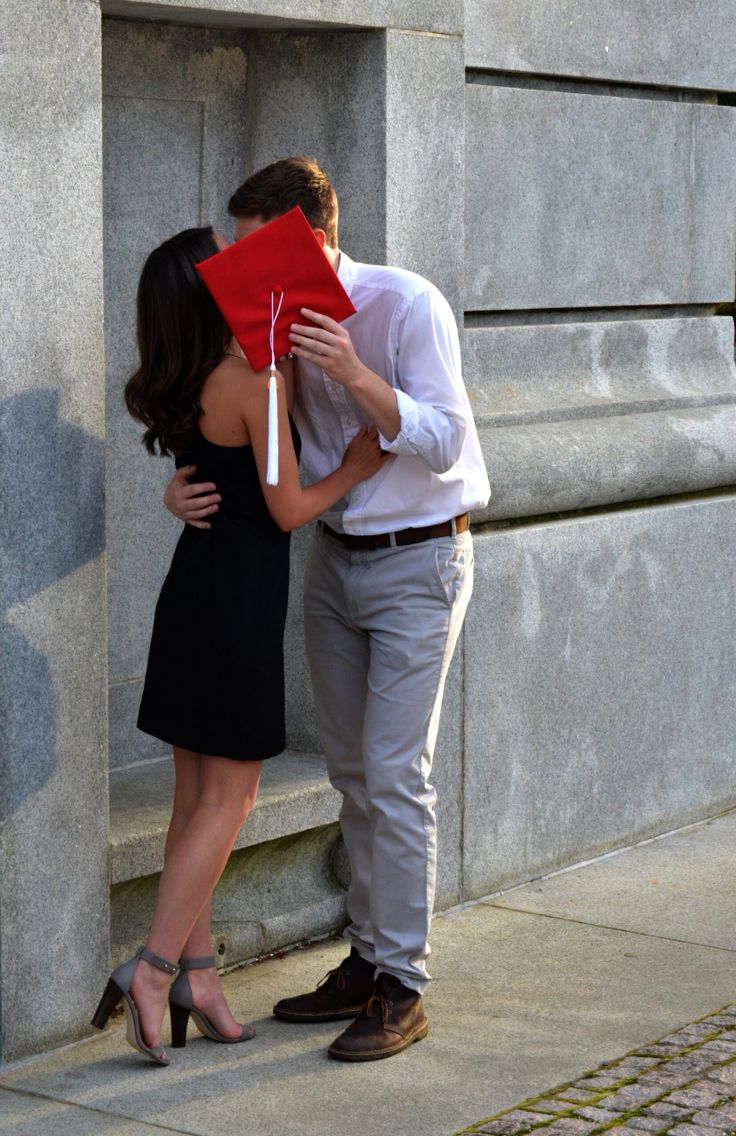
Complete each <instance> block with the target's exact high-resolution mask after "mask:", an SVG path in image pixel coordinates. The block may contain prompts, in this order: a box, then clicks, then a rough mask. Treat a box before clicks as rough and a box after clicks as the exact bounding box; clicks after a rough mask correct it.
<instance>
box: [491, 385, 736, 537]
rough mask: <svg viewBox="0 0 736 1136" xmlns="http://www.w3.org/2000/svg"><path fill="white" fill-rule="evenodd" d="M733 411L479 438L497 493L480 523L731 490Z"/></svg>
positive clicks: (508, 429) (578, 423) (735, 470)
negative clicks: (677, 495) (679, 495)
mask: <svg viewBox="0 0 736 1136" xmlns="http://www.w3.org/2000/svg"><path fill="white" fill-rule="evenodd" d="M735 428H736V408H735V407H733V406H714V407H704V408H693V409H683V410H673V411H661V412H659V413H651V414H621V415H614V416H612V417H606V418H585V419H577V420H575V419H573V420H570V421H562V422H539V423H535V424H533V425H522V426H504V427H501V428H494V427H492V426H485V425H484V424H483V423H482V422H481V426H480V430H479V434H480V439H481V444H482V446H483V452H484V454H485V460H486V465H487V467H488V474H489V477H490V479H491V485H492V486H493V496H492V497H491V500H490V502H489V503H488V505H487V506H486V508H485V509H479V510H476V512H475V513H474V514H473V518H474V520H475V521H476V522H482V521H484V520H494V519H495V520H502V519H507V518H514V517H534V516H537V515H540V514H544V513H562V512H569V511H572V510H575V509H589V508H592V507H594V506H600V505H609V504H617V503H620V502H622V501H636V500H647V499H651V498H653V497H664V496H667V495H669V494H675V493H691V492H694V491H697V490H707V489H714V488H717V487H719V486H727V485H732V484H733V483H734V481H736V434H735V433H734V430H735Z"/></svg>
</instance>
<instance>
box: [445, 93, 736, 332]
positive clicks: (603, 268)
mask: <svg viewBox="0 0 736 1136" xmlns="http://www.w3.org/2000/svg"><path fill="white" fill-rule="evenodd" d="M466 106H467V115H466V187H465V193H466V196H465V202H466V218H465V256H466V277H465V279H466V284H465V307H466V309H467V310H470V311H483V310H485V311H502V310H508V309H539V308H586V307H609V306H637V305H646V304H655V305H663V304H696V303H712V302H718V301H720V300H730V299H731V298H732V297H733V286H734V256H735V254H736V244H735V239H736V224H734V208H735V206H734V201H736V194H735V193H734V177H735V174H734V169H735V167H734V162H733V153H734V147H735V146H736V117H735V116H734V113H733V111H732V109H731V108H730V107H716V106H703V105H698V104H692V103H690V104H684V103H682V104H677V103H670V102H662V101H646V100H640V99H620V98H612V97H608V96H596V95H589V94H571V93H569V92H561V91H542V90H526V89H515V88H510V87H504V86H493V85H490V84H488V83H471V84H470V85H469V86H468V87H467V99H466ZM716 219H718V220H716ZM614 250H615V252H614Z"/></svg>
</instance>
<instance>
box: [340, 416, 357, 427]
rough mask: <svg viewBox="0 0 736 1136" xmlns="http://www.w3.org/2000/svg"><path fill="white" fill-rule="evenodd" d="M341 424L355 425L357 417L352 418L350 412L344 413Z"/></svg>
mask: <svg viewBox="0 0 736 1136" xmlns="http://www.w3.org/2000/svg"><path fill="white" fill-rule="evenodd" d="M340 425H341V426H354V425H355V419H354V418H351V417H350V415H349V414H343V415H342V417H341V418H340Z"/></svg>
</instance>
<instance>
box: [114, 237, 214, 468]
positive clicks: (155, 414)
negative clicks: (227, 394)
mask: <svg viewBox="0 0 736 1136" xmlns="http://www.w3.org/2000/svg"><path fill="white" fill-rule="evenodd" d="M217 251H218V250H217V245H216V244H215V240H214V236H213V233H212V229H211V227H209V226H208V227H207V228H204V229H186V230H185V231H184V232H183V233H178V234H177V235H176V236H175V237H171V238H170V239H169V240H168V241H164V243H163V244H162V245H159V247H158V248H157V249H154V250H153V252H152V253H151V254H150V256H149V257H148V259H147V260H146V263H145V264H144V266H143V271H142V273H141V279H140V283H139V284H138V353H139V355H140V366H139V367H138V369H137V371H136V372H135V374H133V375H131V377H130V379H129V380H128V382H127V384H126V386H125V404H126V406H127V408H128V410H129V412H130V413H131V414H132V416H133V418H135V419H137V420H138V421H139V422H142V423H143V425H144V426H145V427H146V429H145V431H144V434H143V444H144V445H145V447H146V449H147V450H148V452H149V454H155V453H156V446H157V445H158V451H159V453H161V454H180V453H183V452H184V451H185V450H186V449H187V448H188V446H189V445H190V444H191V441H192V435H193V434H194V430H195V428H196V425H197V422H198V420H199V416H200V414H201V413H202V407H201V405H200V401H199V396H200V394H201V391H202V387H203V385H204V381H205V379H206V378H207V376H208V375H209V373H210V371H212V370H213V369H214V368H215V367H216V366H217V364H218V363H219V362H220V360H221V359H222V356H223V352H224V350H225V347H226V346H227V343H228V341H229V339H230V334H231V333H230V329H229V328H228V326H227V324H226V323H225V321H224V319H223V318H222V316H221V315H220V312H219V311H218V309H217V307H216V305H215V302H214V300H213V299H212V297H211V296H210V294H209V292H208V291H207V288H206V287H205V284H204V282H203V280H202V278H201V277H200V275H199V273H198V272H197V270H196V268H195V267H194V266H195V264H197V263H198V261H200V260H205V259H206V257H208V256H212V255H213V254H214V253H216V252H217Z"/></svg>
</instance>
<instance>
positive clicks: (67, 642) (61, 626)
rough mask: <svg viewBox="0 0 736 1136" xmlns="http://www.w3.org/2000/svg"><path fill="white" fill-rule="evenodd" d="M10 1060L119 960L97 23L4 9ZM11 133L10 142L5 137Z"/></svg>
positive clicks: (2, 856) (84, 1004) (22, 5)
mask: <svg viewBox="0 0 736 1136" xmlns="http://www.w3.org/2000/svg"><path fill="white" fill-rule="evenodd" d="M0 23H1V24H2V26H1V27H0V45H2V48H1V50H2V67H1V68H0V73H2V77H3V92H2V105H3V115H2V122H3V135H2V136H1V137H0V154H1V155H2V166H3V177H2V188H1V189H0V193H1V194H2V214H3V225H2V231H1V233H0V257H1V259H2V263H3V266H4V271H3V277H2V285H1V287H2V293H3V295H2V303H1V304H0V344H2V370H1V378H0V382H1V383H2V386H1V387H0V602H1V614H0V628H1V631H0V635H1V637H2V645H1V648H0V784H1V785H2V797H1V798H0V804H1V812H2V815H1V817H0V822H1V824H2V828H1V829H0V880H1V883H0V888H1V899H2V903H1V905H0V910H1V913H2V914H1V920H2V924H1V938H2V953H1V961H0V1007H1V1011H2V1057H3V1058H5V1059H10V1058H16V1057H20V1056H22V1055H24V1054H26V1053H30V1052H32V1051H34V1050H37V1049H39V1048H41V1047H42V1046H47V1045H49V1044H53V1043H58V1042H62V1041H66V1040H69V1039H71V1038H74V1037H78V1036H80V1034H81V1033H82V1032H83V1031H84V1030H85V1028H86V1023H87V1022H88V1021H89V1017H90V1015H91V1012H92V1010H93V1009H94V1001H95V998H96V997H98V996H99V993H100V990H101V984H102V981H103V978H104V972H105V969H106V965H107V953H108V878H107V769H106V756H107V755H106V698H105V677H106V674H105V671H106V663H105V660H106V627H105V595H104V558H103V548H104V463H103V437H104V379H103V340H102V194H101V159H102V146H101V101H100V61H99V53H100V14H99V9H98V6H97V5H96V4H93V3H91V2H87V0H84V2H80V0H75V2H71V0H66V2H64V0H6V3H4V4H3V5H2V11H1V13H0ZM11 131H12V144H11Z"/></svg>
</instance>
